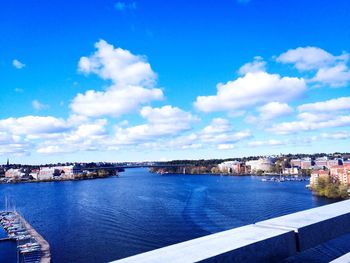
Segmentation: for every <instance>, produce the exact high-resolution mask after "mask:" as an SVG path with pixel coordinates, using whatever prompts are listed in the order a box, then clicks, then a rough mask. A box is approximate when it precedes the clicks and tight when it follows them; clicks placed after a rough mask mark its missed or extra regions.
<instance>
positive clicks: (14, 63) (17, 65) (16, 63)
mask: <svg viewBox="0 0 350 263" xmlns="http://www.w3.org/2000/svg"><path fill="white" fill-rule="evenodd" d="M12 65H13V66H14V67H15V68H17V69H21V68H24V67H25V66H26V65H25V64H23V63H22V62H21V61H19V60H17V59H14V60H13V61H12Z"/></svg>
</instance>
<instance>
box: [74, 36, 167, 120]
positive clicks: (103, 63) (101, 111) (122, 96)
mask: <svg viewBox="0 0 350 263" xmlns="http://www.w3.org/2000/svg"><path fill="white" fill-rule="evenodd" d="M95 46H96V48H97V51H96V52H95V53H94V54H92V55H91V56H89V57H82V58H81V59H80V61H79V70H80V71H81V72H84V73H95V74H97V75H98V76H100V77H101V78H103V79H106V80H111V81H112V82H113V85H111V86H109V87H108V88H107V89H106V90H104V91H95V90H88V91H86V92H85V93H84V94H78V95H77V96H76V97H75V98H74V99H73V101H72V103H71V105H70V107H71V109H72V110H73V112H74V113H76V114H79V115H84V116H90V117H98V116H114V117H119V116H121V115H123V114H125V113H129V112H135V111H137V110H139V108H140V106H141V105H143V104H147V103H149V102H151V101H154V100H161V99H163V91H162V90H161V89H158V88H154V87H153V85H154V84H155V82H156V74H155V73H154V72H153V70H152V69H151V66H150V64H149V63H147V62H146V59H145V58H144V57H142V56H136V55H133V54H131V53H130V52H129V51H128V50H124V49H121V48H114V47H113V46H112V45H110V44H108V43H107V42H106V41H104V40H100V41H99V42H97V43H96V45H95Z"/></svg>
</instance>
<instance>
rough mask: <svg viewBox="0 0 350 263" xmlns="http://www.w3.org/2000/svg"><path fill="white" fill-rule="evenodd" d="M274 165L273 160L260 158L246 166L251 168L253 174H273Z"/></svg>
mask: <svg viewBox="0 0 350 263" xmlns="http://www.w3.org/2000/svg"><path fill="white" fill-rule="evenodd" d="M273 164H274V162H273V159H272V158H260V159H258V160H252V161H248V162H246V166H248V167H250V171H251V172H257V171H263V172H271V171H272V169H273Z"/></svg>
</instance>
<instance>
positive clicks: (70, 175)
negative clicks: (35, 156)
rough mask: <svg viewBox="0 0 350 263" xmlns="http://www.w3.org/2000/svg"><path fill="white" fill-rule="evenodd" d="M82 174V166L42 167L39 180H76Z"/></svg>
mask: <svg viewBox="0 0 350 263" xmlns="http://www.w3.org/2000/svg"><path fill="white" fill-rule="evenodd" d="M80 172H81V169H80V166H77V165H68V166H53V167H41V168H40V171H39V173H38V176H37V180H51V179H55V178H57V179H59V178H61V179H74V177H75V176H76V175H77V174H79V173H80Z"/></svg>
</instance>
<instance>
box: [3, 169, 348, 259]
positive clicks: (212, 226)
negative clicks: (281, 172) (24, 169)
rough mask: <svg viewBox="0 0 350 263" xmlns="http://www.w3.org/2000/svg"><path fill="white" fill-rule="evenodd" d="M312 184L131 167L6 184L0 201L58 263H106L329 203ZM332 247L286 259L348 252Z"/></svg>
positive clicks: (8, 255)
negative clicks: (87, 176)
mask: <svg viewBox="0 0 350 263" xmlns="http://www.w3.org/2000/svg"><path fill="white" fill-rule="evenodd" d="M307 183H308V182H283V183H278V182H261V180H260V178H259V177H255V176H244V177H234V176H218V175H216V176H213V175H163V176H161V175H158V174H152V173H149V172H148V170H147V169H142V168H134V169H126V171H125V172H123V173H120V176H119V177H110V178H104V179H94V180H85V181H66V182H48V183H28V184H2V185H0V200H5V196H7V197H9V198H11V199H12V200H13V201H14V202H15V203H16V208H17V210H18V211H19V212H20V213H21V214H22V215H23V216H24V217H25V218H26V220H27V221H28V222H29V223H30V224H31V225H32V226H33V227H34V228H35V229H36V230H37V231H38V232H39V233H40V234H41V235H42V236H43V237H44V238H46V240H47V241H48V242H49V243H50V246H51V253H52V260H53V262H54V263H55V262H59V263H64V262H108V261H111V260H115V259H120V258H123V257H127V256H130V255H134V254H137V253H141V252H144V251H148V250H152V249H155V248H159V247H163V246H166V245H170V244H174V243H177V242H181V241H185V240H189V239H192V238H196V237H200V236H204V235H208V234H211V233H215V232H219V231H223V230H227V229H230V228H234V227H238V226H243V225H246V224H251V223H254V222H257V221H260V220H264V219H268V218H272V217H276V216H280V215H285V214H289V213H293V212H297V211H301V210H305V209H308V208H312V207H317V206H321V205H325V204H328V203H330V202H331V201H330V200H327V199H324V198H318V197H315V196H313V195H312V194H311V193H310V191H309V190H308V189H306V188H305V185H306V184H307ZM3 208H4V207H3V202H0V210H1V209H3ZM0 234H1V233H0ZM348 240H350V238H348ZM332 242H333V243H332ZM332 242H328V243H327V244H325V245H322V246H320V247H317V248H314V249H311V250H309V251H307V252H306V253H303V254H302V255H300V256H298V257H297V258H292V259H289V260H287V261H286V262H303V260H305V262H328V261H329V260H331V259H333V258H334V257H335V256H339V255H341V254H343V253H345V252H347V251H346V250H350V245H345V244H344V241H332ZM349 243H350V242H347V244H349ZM15 259H16V255H15V253H14V244H12V243H10V244H9V243H8V242H4V243H2V244H0V262H3V263H7V262H11V263H12V262H13V260H15Z"/></svg>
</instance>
